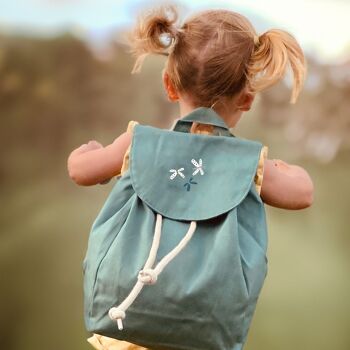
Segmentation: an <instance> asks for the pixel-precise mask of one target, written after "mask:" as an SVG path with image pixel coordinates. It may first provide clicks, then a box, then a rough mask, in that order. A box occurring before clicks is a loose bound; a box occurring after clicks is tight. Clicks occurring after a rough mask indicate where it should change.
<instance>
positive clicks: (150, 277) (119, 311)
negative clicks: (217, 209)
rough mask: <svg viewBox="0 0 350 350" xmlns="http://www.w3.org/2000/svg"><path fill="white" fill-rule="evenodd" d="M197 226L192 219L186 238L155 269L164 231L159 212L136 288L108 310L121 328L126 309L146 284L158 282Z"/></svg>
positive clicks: (120, 328)
mask: <svg viewBox="0 0 350 350" xmlns="http://www.w3.org/2000/svg"><path fill="white" fill-rule="evenodd" d="M196 227H197V224H196V222H195V221H191V224H190V227H189V229H188V231H187V233H186V235H185V236H184V238H183V239H182V240H181V241H180V242H179V243H178V245H177V246H176V247H175V248H174V249H173V250H172V251H170V252H169V253H168V254H167V255H165V256H164V257H163V259H162V260H161V261H160V262H159V263H158V264H157V265H156V267H155V268H154V269H152V265H153V264H154V262H155V260H156V256H157V252H158V248H159V243H160V237H161V231H162V215H160V214H157V219H156V225H155V229H154V236H153V242H152V247H151V250H150V253H149V256H148V258H147V261H146V263H145V266H144V268H143V269H142V270H141V271H140V272H139V274H138V277H137V282H136V284H135V286H134V288H133V289H132V290H131V292H130V294H129V295H128V296H127V297H126V298H125V300H124V301H123V302H122V303H121V304H120V305H119V306H117V307H112V308H111V309H110V310H109V312H108V315H109V317H110V318H111V320H113V321H117V323H118V329H119V330H122V329H123V322H122V320H123V319H124V318H125V311H126V310H127V309H128V308H129V307H130V306H131V304H132V303H133V302H134V301H135V299H136V298H137V296H138V295H139V294H140V292H141V290H142V288H143V287H144V285H146V284H148V285H151V284H155V283H156V282H157V279H158V276H159V275H160V273H161V272H162V271H163V270H164V268H165V267H166V266H167V265H168V264H169V263H170V261H171V260H173V259H174V258H175V257H176V256H177V255H178V254H179V253H180V252H181V251H182V250H183V249H184V248H185V246H186V245H187V243H188V242H189V241H190V240H191V238H192V236H193V234H194V231H195V230H196Z"/></svg>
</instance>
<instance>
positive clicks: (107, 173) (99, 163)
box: [67, 132, 132, 186]
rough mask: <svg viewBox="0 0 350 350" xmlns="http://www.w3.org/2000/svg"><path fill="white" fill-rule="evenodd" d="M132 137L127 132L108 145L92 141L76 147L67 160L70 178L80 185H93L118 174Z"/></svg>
mask: <svg viewBox="0 0 350 350" xmlns="http://www.w3.org/2000/svg"><path fill="white" fill-rule="evenodd" d="M131 137H132V135H131V133H129V132H125V133H124V134H122V135H120V136H119V137H118V138H117V139H116V140H115V141H114V142H113V143H112V144H110V145H108V146H106V147H103V146H102V145H101V144H99V143H98V142H96V141H90V142H89V143H88V144H84V145H81V146H80V147H78V148H77V149H75V150H74V151H73V152H72V153H71V154H70V155H69V157H68V161H67V166H68V173H69V176H70V178H71V179H72V180H73V181H74V182H76V183H77V184H78V185H81V186H91V185H96V184H98V183H101V182H103V181H105V180H107V179H110V178H111V177H113V176H115V175H118V174H119V173H120V170H121V167H122V165H123V158H124V154H125V152H126V150H127V148H128V147H129V145H130V142H131Z"/></svg>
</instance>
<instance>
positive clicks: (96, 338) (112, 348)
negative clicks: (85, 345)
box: [87, 334, 147, 350]
mask: <svg viewBox="0 0 350 350" xmlns="http://www.w3.org/2000/svg"><path fill="white" fill-rule="evenodd" d="M87 341H88V342H89V343H90V344H91V345H92V346H93V347H94V348H95V349H97V350H147V349H146V348H143V347H142V346H138V345H135V344H131V343H128V342H126V341H121V340H117V339H113V338H108V337H105V336H103V335H99V334H94V335H93V336H92V337H91V338H89V339H88V340H87Z"/></svg>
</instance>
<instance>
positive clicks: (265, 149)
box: [254, 146, 269, 195]
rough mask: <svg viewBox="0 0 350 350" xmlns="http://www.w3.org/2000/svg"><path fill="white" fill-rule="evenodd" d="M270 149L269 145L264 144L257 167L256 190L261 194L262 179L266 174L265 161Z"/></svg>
mask: <svg viewBox="0 0 350 350" xmlns="http://www.w3.org/2000/svg"><path fill="white" fill-rule="evenodd" d="M268 150H269V148H268V147H267V146H263V148H262V149H261V152H260V158H259V163H258V167H257V169H256V174H255V178H254V182H255V188H256V192H258V193H259V195H260V192H261V186H262V181H263V176H264V162H265V159H266V158H267V153H268Z"/></svg>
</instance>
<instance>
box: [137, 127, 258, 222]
mask: <svg viewBox="0 0 350 350" xmlns="http://www.w3.org/2000/svg"><path fill="white" fill-rule="evenodd" d="M262 146H263V145H262V144H261V143H260V142H257V141H251V140H246V139H241V138H238V137H225V136H210V135H200V134H188V133H182V132H176V131H169V130H162V129H158V128H153V127H149V126H141V125H137V126H135V129H134V134H133V140H132V147H131V163H130V175H131V181H132V185H133V187H134V190H135V192H136V193H137V195H138V196H139V197H140V198H141V199H142V201H144V202H145V203H146V204H147V205H148V206H149V207H151V208H152V209H153V210H154V211H156V212H157V213H160V214H162V215H163V216H165V217H168V218H171V219H174V220H186V221H187V220H188V221H192V220H195V221H198V220H205V219H209V218H212V217H215V216H218V215H220V214H223V213H225V212H227V211H229V210H231V209H233V208H235V207H236V206H237V205H238V204H239V203H240V202H241V201H242V200H243V199H244V198H245V197H246V195H247V194H248V192H249V190H250V188H251V186H252V183H253V181H254V176H255V173H256V168H257V165H258V161H259V156H260V151H261V148H262ZM253 187H254V186H253Z"/></svg>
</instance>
